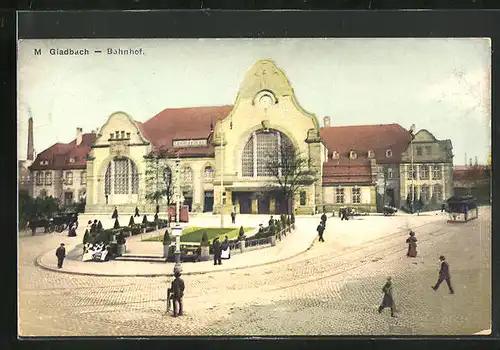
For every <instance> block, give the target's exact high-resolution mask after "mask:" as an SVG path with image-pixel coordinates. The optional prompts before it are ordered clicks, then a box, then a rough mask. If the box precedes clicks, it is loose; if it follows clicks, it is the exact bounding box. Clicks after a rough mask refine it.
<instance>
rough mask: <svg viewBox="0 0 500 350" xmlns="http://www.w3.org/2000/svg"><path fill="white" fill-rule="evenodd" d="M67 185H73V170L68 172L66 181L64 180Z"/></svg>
mask: <svg viewBox="0 0 500 350" xmlns="http://www.w3.org/2000/svg"><path fill="white" fill-rule="evenodd" d="M64 183H65V184H66V185H73V173H72V172H71V171H68V172H66V181H64Z"/></svg>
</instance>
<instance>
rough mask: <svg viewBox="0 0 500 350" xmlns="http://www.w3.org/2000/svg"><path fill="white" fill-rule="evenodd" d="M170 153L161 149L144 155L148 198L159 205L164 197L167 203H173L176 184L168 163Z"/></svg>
mask: <svg viewBox="0 0 500 350" xmlns="http://www.w3.org/2000/svg"><path fill="white" fill-rule="evenodd" d="M167 157H168V154H167V152H165V151H162V150H159V151H155V152H150V153H149V154H148V155H146V156H144V159H145V163H146V171H145V178H146V180H145V181H146V196H145V198H146V200H147V201H149V202H151V203H155V204H156V206H158V203H159V201H160V200H161V199H162V198H165V199H166V202H167V205H170V204H172V199H173V194H174V184H173V181H172V171H171V170H170V168H169V167H168V165H167Z"/></svg>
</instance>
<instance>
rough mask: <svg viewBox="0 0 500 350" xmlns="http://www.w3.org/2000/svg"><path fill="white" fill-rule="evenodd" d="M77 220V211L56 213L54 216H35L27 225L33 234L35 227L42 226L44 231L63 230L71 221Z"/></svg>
mask: <svg viewBox="0 0 500 350" xmlns="http://www.w3.org/2000/svg"><path fill="white" fill-rule="evenodd" d="M75 221H76V222H78V213H58V214H56V215H55V216H54V217H51V218H47V217H35V218H33V219H32V220H30V221H29V224H28V227H29V228H30V229H31V232H32V233H33V235H34V234H35V232H36V229H37V228H40V227H43V229H44V232H48V233H52V232H54V231H56V232H63V231H64V230H66V229H67V228H68V227H69V225H71V224H72V223H73V222H75Z"/></svg>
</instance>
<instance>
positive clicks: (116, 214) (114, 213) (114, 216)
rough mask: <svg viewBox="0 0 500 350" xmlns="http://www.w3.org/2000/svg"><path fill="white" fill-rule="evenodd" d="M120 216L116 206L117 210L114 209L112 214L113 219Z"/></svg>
mask: <svg viewBox="0 0 500 350" xmlns="http://www.w3.org/2000/svg"><path fill="white" fill-rule="evenodd" d="M117 217H118V208H117V207H115V210H113V215H111V219H116V218H117Z"/></svg>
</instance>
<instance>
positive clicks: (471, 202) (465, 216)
mask: <svg viewBox="0 0 500 350" xmlns="http://www.w3.org/2000/svg"><path fill="white" fill-rule="evenodd" d="M446 203H447V205H448V222H450V223H456V222H467V221H470V220H473V219H476V218H477V217H478V214H479V212H478V207H477V200H476V198H475V197H473V196H460V197H457V196H453V197H450V198H448V199H447V200H446Z"/></svg>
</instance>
